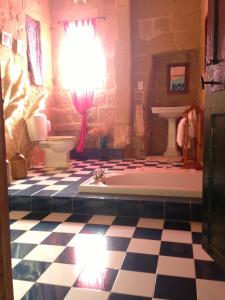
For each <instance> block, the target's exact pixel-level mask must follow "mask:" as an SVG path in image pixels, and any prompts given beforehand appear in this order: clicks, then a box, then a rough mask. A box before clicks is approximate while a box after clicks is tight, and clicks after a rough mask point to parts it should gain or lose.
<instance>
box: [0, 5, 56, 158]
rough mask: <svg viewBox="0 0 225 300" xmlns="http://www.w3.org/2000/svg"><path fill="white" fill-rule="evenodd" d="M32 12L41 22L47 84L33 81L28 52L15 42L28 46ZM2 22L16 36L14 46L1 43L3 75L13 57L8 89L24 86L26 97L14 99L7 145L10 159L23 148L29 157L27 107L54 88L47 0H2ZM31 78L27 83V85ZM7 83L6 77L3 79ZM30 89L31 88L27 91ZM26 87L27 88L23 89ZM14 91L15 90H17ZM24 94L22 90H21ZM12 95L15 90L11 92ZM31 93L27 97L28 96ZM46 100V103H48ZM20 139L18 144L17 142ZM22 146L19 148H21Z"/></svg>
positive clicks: (0, 6)
mask: <svg viewBox="0 0 225 300" xmlns="http://www.w3.org/2000/svg"><path fill="white" fill-rule="evenodd" d="M26 14H27V15H29V16H31V17H32V18H34V19H36V20H38V21H40V22H41V44H42V59H43V77H44V85H43V86H42V87H37V86H35V85H32V84H30V82H29V73H28V71H27V70H28V66H27V57H26V52H25V53H24V55H22V56H21V55H18V54H17V53H16V52H15V48H14V47H15V43H16V40H17V39H21V40H22V41H23V42H24V45H25V48H26V45H27V41H26V32H25V16H26ZM0 26H1V30H4V31H6V32H8V33H10V34H12V37H13V47H12V49H9V48H7V47H5V46H2V45H0V63H1V71H2V72H1V73H2V77H3V76H5V75H6V74H5V73H6V72H7V67H6V66H7V64H9V61H10V72H9V71H8V73H7V74H8V75H7V76H8V82H7V84H6V86H5V87H4V88H5V89H8V90H10V86H14V89H17V92H18V93H19V89H20V88H21V89H25V86H26V93H25V92H24V97H21V98H20V102H19V101H17V104H16V102H14V107H13V106H12V107H11V108H10V109H12V113H11V115H10V116H9V118H8V123H9V124H10V128H11V135H10V134H9V132H8V130H6V145H7V149H6V150H7V157H8V158H9V159H10V158H11V157H12V156H13V155H14V153H15V151H18V150H19V151H20V152H22V153H23V154H24V155H26V156H27V157H28V160H29V159H30V152H31V149H32V147H33V145H32V143H30V140H29V138H28V135H27V131H26V126H25V123H24V115H25V109H22V106H24V107H26V108H28V106H29V105H31V104H32V102H33V101H35V100H36V99H37V98H38V97H39V96H40V94H41V93H43V92H47V93H48V94H49V95H51V89H52V60H51V42H49V41H51V29H50V12H49V2H48V0H0ZM22 72H23V74H24V76H23V81H22V82H17V84H15V81H16V78H17V77H18V75H19V74H21V73H22ZM27 80H28V85H27ZM4 83H6V80H4ZM28 90H29V91H28ZM24 91H25V90H24ZM14 92H15V91H14ZM21 94H23V93H22V92H21ZM11 95H13V91H12V92H11ZM28 95H29V97H28V98H27V96H28ZM46 104H47V103H46ZM18 139H19V140H20V141H19V145H18ZM18 146H19V149H18Z"/></svg>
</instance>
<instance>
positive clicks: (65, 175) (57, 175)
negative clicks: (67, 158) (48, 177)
mask: <svg viewBox="0 0 225 300" xmlns="http://www.w3.org/2000/svg"><path fill="white" fill-rule="evenodd" d="M70 175H71V174H70V173H57V174H55V175H53V176H52V177H68V176H70Z"/></svg>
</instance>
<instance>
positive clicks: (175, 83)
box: [167, 63, 189, 94]
mask: <svg viewBox="0 0 225 300" xmlns="http://www.w3.org/2000/svg"><path fill="white" fill-rule="evenodd" d="M188 77H189V65H188V63H183V64H171V65H168V66H167V91H168V93H170V94H182V93H187V92H188V80H189V78H188Z"/></svg>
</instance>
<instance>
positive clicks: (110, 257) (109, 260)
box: [105, 251, 126, 270]
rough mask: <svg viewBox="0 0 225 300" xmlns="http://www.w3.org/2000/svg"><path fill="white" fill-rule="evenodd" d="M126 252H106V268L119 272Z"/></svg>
mask: <svg viewBox="0 0 225 300" xmlns="http://www.w3.org/2000/svg"><path fill="white" fill-rule="evenodd" d="M125 255H126V252H122V251H106V264H105V267H106V268H111V269H116V270H119V269H120V267H121V266H122V263H123V261H124V258H125Z"/></svg>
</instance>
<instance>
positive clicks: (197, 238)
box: [191, 232, 202, 244]
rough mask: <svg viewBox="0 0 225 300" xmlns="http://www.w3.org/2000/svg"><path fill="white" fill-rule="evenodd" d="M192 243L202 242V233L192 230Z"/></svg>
mask: <svg viewBox="0 0 225 300" xmlns="http://www.w3.org/2000/svg"><path fill="white" fill-rule="evenodd" d="M191 234H192V243H193V244H201V243H202V234H201V233H199V232H192V233H191Z"/></svg>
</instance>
